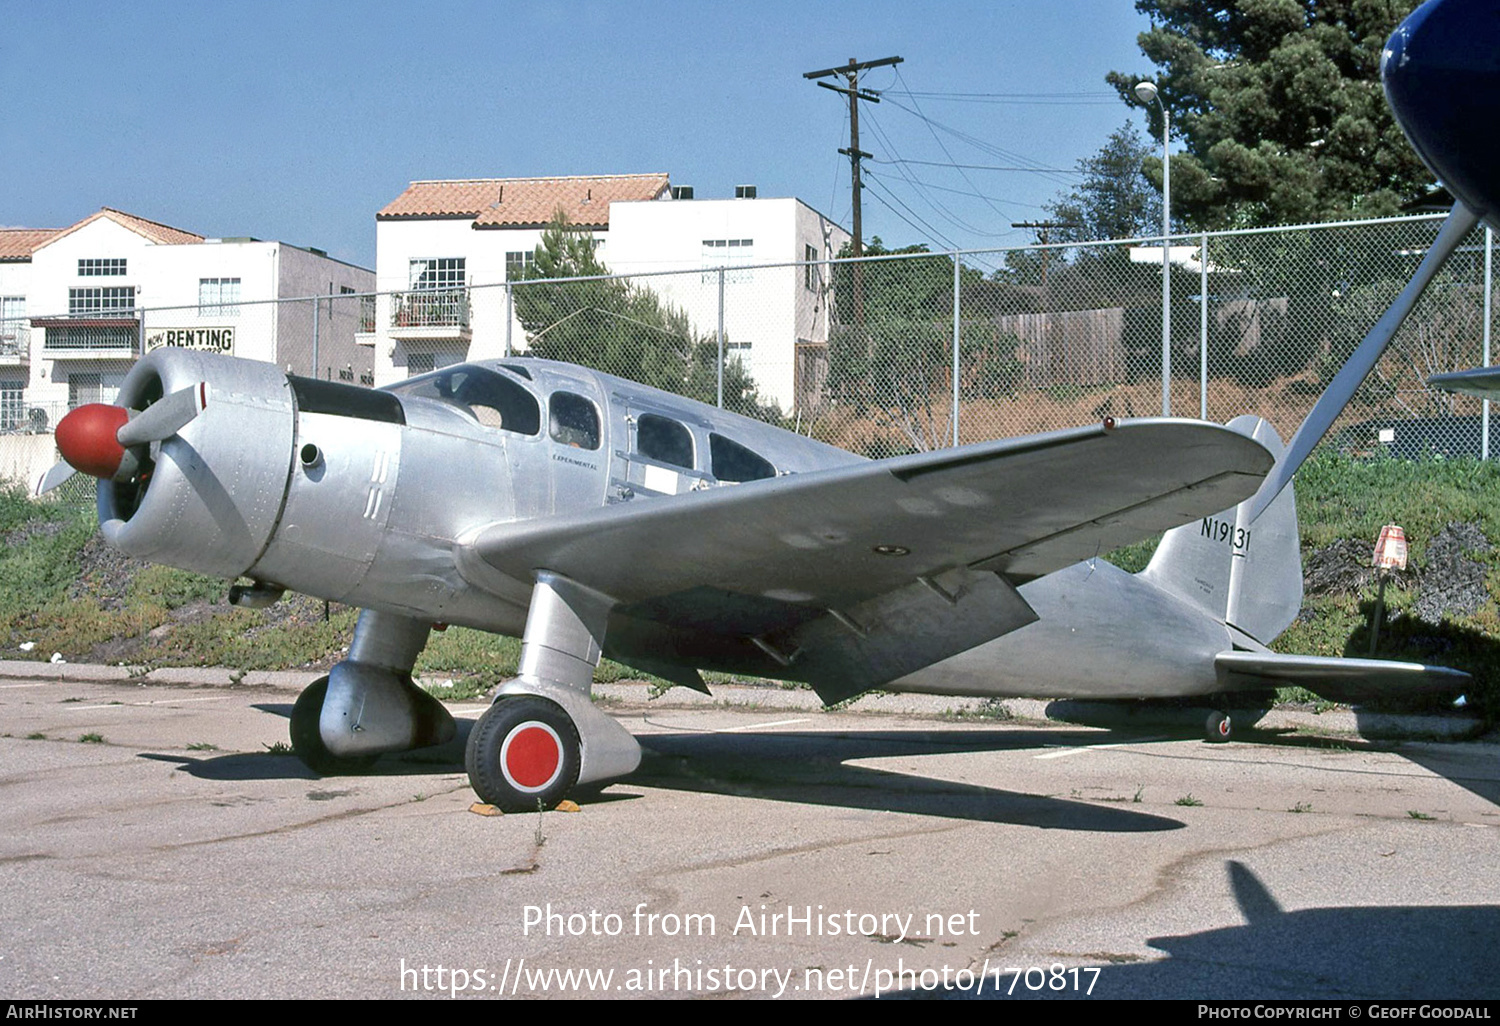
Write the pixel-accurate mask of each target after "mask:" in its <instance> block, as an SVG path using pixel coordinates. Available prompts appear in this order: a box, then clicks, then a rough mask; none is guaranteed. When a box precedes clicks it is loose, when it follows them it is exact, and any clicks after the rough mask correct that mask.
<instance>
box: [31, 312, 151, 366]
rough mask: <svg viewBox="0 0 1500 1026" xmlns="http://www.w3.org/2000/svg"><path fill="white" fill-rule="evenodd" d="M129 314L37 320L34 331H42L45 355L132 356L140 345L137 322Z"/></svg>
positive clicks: (34, 319) (138, 323)
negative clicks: (89, 354)
mask: <svg viewBox="0 0 1500 1026" xmlns="http://www.w3.org/2000/svg"><path fill="white" fill-rule="evenodd" d="M133 313H134V311H130V312H129V313H118V314H104V315H88V316H82V317H45V318H44V317H36V318H33V319H32V321H31V326H32V327H33V328H43V329H45V331H46V333H45V334H44V335H43V337H42V352H44V353H108V354H110V355H134V354H135V352H136V350H137V349H138V348H139V344H140V322H139V321H137V320H136V319H135V318H134V317H133V316H131V314H133Z"/></svg>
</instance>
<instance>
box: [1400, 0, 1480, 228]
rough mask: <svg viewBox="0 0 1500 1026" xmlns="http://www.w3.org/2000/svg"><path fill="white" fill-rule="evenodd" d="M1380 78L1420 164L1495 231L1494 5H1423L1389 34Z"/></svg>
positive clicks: (1456, 1) (1467, 0) (1445, 0)
mask: <svg viewBox="0 0 1500 1026" xmlns="http://www.w3.org/2000/svg"><path fill="white" fill-rule="evenodd" d="M1380 73H1381V76H1382V77H1383V78H1384V80H1385V95H1386V99H1387V100H1388V101H1389V102H1390V105H1391V109H1392V110H1393V111H1394V112H1395V114H1396V120H1397V121H1399V122H1400V123H1401V127H1402V129H1403V130H1405V132H1406V137H1407V138H1408V139H1410V140H1411V144H1412V146H1413V148H1415V149H1416V151H1417V153H1418V154H1419V155H1420V156H1421V158H1422V160H1423V161H1425V162H1426V164H1427V166H1428V167H1429V168H1431V169H1432V172H1433V174H1435V175H1437V177H1438V179H1439V180H1440V181H1441V182H1442V183H1443V184H1444V185H1445V186H1447V187H1448V191H1449V192H1451V193H1453V195H1454V197H1455V198H1457V199H1459V200H1461V201H1462V202H1463V204H1464V206H1466V207H1468V208H1469V209H1470V210H1472V211H1473V212H1474V213H1476V214H1478V215H1480V216H1481V217H1484V218H1486V219H1487V220H1489V222H1490V223H1491V224H1492V225H1496V226H1497V227H1500V131H1497V129H1500V4H1496V3H1495V0H1429V2H1428V3H1425V4H1423V5H1422V6H1421V7H1419V8H1417V10H1416V11H1415V12H1413V13H1412V15H1411V17H1409V18H1407V19H1406V20H1405V21H1404V22H1402V23H1401V25H1400V26H1399V27H1398V28H1397V29H1396V31H1395V32H1394V33H1393V34H1392V35H1391V38H1390V40H1389V41H1388V42H1387V43H1386V44H1385V52H1384V54H1382V56H1381V61H1380Z"/></svg>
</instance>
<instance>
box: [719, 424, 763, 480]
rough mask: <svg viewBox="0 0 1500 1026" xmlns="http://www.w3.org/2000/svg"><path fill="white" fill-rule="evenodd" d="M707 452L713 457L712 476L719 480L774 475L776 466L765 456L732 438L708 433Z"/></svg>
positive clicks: (759, 478) (749, 478) (747, 478)
mask: <svg viewBox="0 0 1500 1026" xmlns="http://www.w3.org/2000/svg"><path fill="white" fill-rule="evenodd" d="M708 452H709V456H710V457H712V459H713V473H714V477H716V478H718V479H719V480H720V481H734V482H741V481H760V480H762V479H764V478H768V477H775V476H776V468H775V467H773V466H771V464H770V462H769V461H768V460H767V459H766V458H765V457H763V456H761V455H760V454H759V453H756V452H752V451H750V450H749V449H747V448H745V447H744V446H743V445H741V444H740V443H739V442H736V441H735V440H734V439H732V438H725V437H724V436H723V435H720V434H710V435H709V436H708Z"/></svg>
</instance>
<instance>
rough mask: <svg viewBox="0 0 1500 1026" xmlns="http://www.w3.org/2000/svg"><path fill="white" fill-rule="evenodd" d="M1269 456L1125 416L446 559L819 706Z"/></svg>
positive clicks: (889, 676)
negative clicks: (572, 590)
mask: <svg viewBox="0 0 1500 1026" xmlns="http://www.w3.org/2000/svg"><path fill="white" fill-rule="evenodd" d="M1272 463H1273V460H1272V457H1271V455H1270V454H1269V453H1268V452H1267V451H1266V450H1265V448H1264V447H1262V446H1261V445H1259V444H1258V443H1256V442H1255V441H1253V440H1251V439H1249V438H1246V437H1245V436H1244V435H1241V434H1239V433H1238V432H1236V431H1232V430H1230V429H1228V428H1225V427H1221V426H1218V425H1214V424H1205V423H1201V422H1196V421H1177V420H1154V419H1153V420H1140V421H1130V422H1124V423H1120V424H1118V425H1113V426H1105V425H1098V426H1093V427H1088V428H1080V429H1074V430H1070V431H1061V432H1054V433H1051V434H1045V435H1035V436H1029V437H1025V438H1019V439H1009V440H1005V441H1000V442H987V443H981V444H979V445H971V446H965V447H962V448H957V449H948V450H943V451H940V452H935V453H922V454H918V455H915V456H907V457H900V458H897V459H891V460H882V461H878V462H867V463H858V464H853V465H850V466H845V467H839V468H835V469H831V470H824V471H818V472H814V473H805V474H796V475H790V476H786V477H780V478H775V479H772V480H766V481H756V482H751V483H748V484H744V485H739V486H736V487H726V488H718V489H714V490H711V491H707V492H697V493H691V494H687V495H679V496H675V497H671V498H661V499H649V500H644V499H643V500H635V501H632V502H629V503H623V504H619V505H615V506H608V507H604V508H600V509H596V510H591V511H588V512H585V513H580V514H574V515H568V516H562V517H554V518H547V519H541V520H531V521H520V522H508V523H497V524H491V525H487V526H485V527H482V528H480V529H478V530H475V531H472V532H469V533H468V534H467V535H465V537H464V538H462V539H460V541H459V543H458V544H457V546H456V547H455V556H456V558H457V561H458V565H459V568H460V570H461V571H462V572H463V573H464V576H465V577H466V578H467V579H468V580H469V581H470V582H471V583H473V584H475V585H476V586H478V587H481V588H483V587H486V583H485V582H486V581H489V582H490V585H491V587H492V588H493V583H494V582H493V575H494V574H495V573H496V572H497V571H498V572H499V573H500V574H503V575H504V576H506V577H508V578H511V579H512V580H514V581H518V582H525V583H528V584H529V583H530V582H531V581H532V580H533V579H534V576H535V574H536V572H537V571H539V570H544V569H545V570H549V571H552V572H553V573H556V574H561V575H564V576H566V577H569V578H571V579H574V580H577V581H579V582H581V583H584V584H586V585H587V586H588V587H589V588H591V589H594V590H596V591H598V592H601V593H603V594H604V595H607V596H609V597H610V598H611V599H613V600H614V601H615V602H616V604H617V605H616V614H617V615H623V616H626V617H629V618H631V619H632V620H634V621H636V622H637V626H638V627H641V626H644V624H642V623H641V621H644V622H646V623H654V624H655V625H657V626H658V627H660V628H661V629H663V630H665V631H670V632H671V635H672V637H673V639H674V640H673V643H672V644H671V645H670V651H667V652H665V653H663V652H661V651H658V652H655V653H652V657H653V658H655V659H656V660H657V661H658V663H660V662H662V661H663V656H664V655H665V656H666V657H667V658H666V659H665V661H667V662H678V663H680V662H685V661H688V660H693V661H695V662H696V663H697V664H698V665H704V666H709V665H718V666H723V667H726V668H728V667H731V666H732V667H735V668H738V669H741V670H746V668H747V667H749V666H755V667H757V669H750V670H747V672H759V673H763V674H765V675H767V676H774V677H781V678H784V679H791V680H808V681H810V682H811V683H813V684H814V685H815V686H816V687H817V688H818V690H819V693H820V694H822V695H823V697H824V698H825V699H828V698H829V696H830V695H842V694H852V693H857V692H858V691H863V690H866V689H868V688H871V687H877V686H879V685H880V684H883V683H886V682H888V681H890V680H894V679H896V678H898V677H900V676H904V675H905V674H907V673H910V672H914V671H915V670H916V669H920V668H921V667H922V666H925V665H930V664H931V663H933V662H937V661H938V660H940V659H943V658H947V657H948V656H950V655H953V654H955V653H957V652H960V651H964V650H966V649H968V648H972V647H974V646H975V645H977V644H980V643H982V642H984V641H987V640H989V639H991V638H994V637H998V636H1000V635H1002V634H1005V633H1007V632H1009V631H1011V630H1014V629H1016V628H1017V627H1020V626H1023V625H1024V624H1026V623H1029V622H1031V621H1032V620H1033V619H1035V616H1036V614H1035V613H1034V612H1033V611H1032V610H1031V608H1030V606H1028V605H1027V604H1026V603H1025V600H1024V599H1022V598H1021V597H1020V595H1019V594H1018V593H1016V591H1015V587H1014V585H1016V584H1018V583H1023V582H1024V581H1026V580H1030V579H1032V578H1035V577H1037V576H1040V575H1042V574H1046V573H1050V572H1052V571H1053V570H1057V569H1061V568H1062V567H1063V566H1067V565H1069V564H1071V563H1075V562H1078V561H1080V560H1082V559H1087V558H1089V557H1092V556H1094V555H1097V554H1099V553H1101V552H1107V551H1109V550H1110V549H1113V548H1115V547H1118V546H1120V545H1123V544H1128V543H1130V542H1133V541H1136V540H1139V539H1140V538H1143V537H1146V536H1148V535H1150V534H1152V533H1154V532H1156V531H1160V530H1164V529H1167V528H1171V527H1176V526H1178V525H1180V524H1183V523H1187V522H1189V521H1191V520H1194V519H1197V518H1199V517H1202V516H1206V515H1209V514H1211V513H1214V512H1217V511H1219V510H1222V509H1225V508H1228V507H1230V506H1233V505H1234V504H1235V503H1237V502H1239V501H1240V500H1242V499H1244V498H1246V497H1247V496H1249V495H1250V494H1252V493H1253V492H1254V491H1255V488H1256V487H1257V486H1258V484H1259V482H1260V480H1261V479H1262V478H1263V477H1264V475H1265V474H1266V472H1267V471H1268V470H1269V469H1270V468H1271V465H1272ZM986 571H991V572H990V573H986ZM997 575H998V576H997ZM705 586H707V588H708V589H709V590H711V591H712V593H713V595H714V596H716V597H717V599H716V602H715V604H714V606H713V608H712V610H711V611H709V612H704V613H698V612H695V611H693V609H692V608H691V607H692V606H694V605H698V603H695V602H690V601H685V600H686V599H687V598H688V593H694V594H701V593H703V592H704V590H705ZM611 633H612V634H613V633H615V630H614V627H613V626H612V627H611ZM622 633H623V634H625V635H629V634H630V633H631V632H629V631H626V632H622ZM648 634H649V632H648ZM636 636H637V637H641V636H642V635H641V634H640V632H639V631H637V632H636ZM609 648H610V646H609V645H608V643H607V644H606V649H609ZM735 653H739V655H738V656H736V655H735ZM746 653H748V654H749V657H748V658H745V654H746ZM610 654H611V655H616V653H615V652H611V653H610ZM640 656H641V657H645V656H646V653H645V652H642V653H641V654H640ZM616 657H617V658H624V659H625V660H626V661H630V653H628V652H627V653H621V654H619V655H616ZM914 663H915V665H913V664H914ZM833 700H836V699H833Z"/></svg>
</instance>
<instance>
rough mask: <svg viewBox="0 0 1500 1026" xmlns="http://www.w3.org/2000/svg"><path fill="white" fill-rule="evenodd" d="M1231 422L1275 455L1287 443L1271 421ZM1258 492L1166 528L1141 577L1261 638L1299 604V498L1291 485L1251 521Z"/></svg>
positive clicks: (1282, 624)
mask: <svg viewBox="0 0 1500 1026" xmlns="http://www.w3.org/2000/svg"><path fill="white" fill-rule="evenodd" d="M1229 426H1230V427H1231V428H1233V429H1234V430H1236V431H1238V432H1240V433H1241V434H1243V435H1248V436H1249V437H1251V438H1254V439H1255V440H1256V441H1257V442H1259V443H1261V444H1262V445H1264V446H1265V447H1266V448H1267V449H1269V450H1270V451H1271V453H1272V455H1274V456H1275V457H1276V458H1277V459H1278V460H1279V459H1281V455H1282V452H1283V446H1282V443H1281V438H1280V437H1279V436H1278V435H1277V434H1276V429H1275V428H1273V427H1272V426H1271V424H1270V422H1268V421H1266V420H1263V419H1262V418H1260V417H1252V416H1244V417H1236V418H1235V419H1234V420H1232V421H1230V422H1229ZM1254 504H1255V496H1252V497H1250V498H1249V499H1246V500H1245V501H1244V502H1242V503H1240V504H1239V505H1238V506H1236V507H1234V508H1233V509H1228V510H1225V511H1224V512H1222V513H1219V514H1216V515H1214V516H1211V517H1204V518H1203V519H1202V520H1201V521H1199V522H1198V523H1195V524H1185V525H1184V526H1182V527H1178V528H1174V529H1173V530H1171V531H1168V532H1167V533H1166V534H1165V535H1164V536H1163V537H1162V540H1161V544H1160V545H1159V546H1157V549H1156V554H1155V555H1154V556H1152V557H1151V563H1150V565H1149V566H1147V567H1146V569H1145V570H1142V571H1141V576H1142V577H1143V578H1145V579H1146V580H1148V581H1150V582H1151V583H1152V584H1154V585H1156V586H1157V587H1159V588H1162V589H1163V590H1165V591H1167V592H1170V593H1171V594H1173V595H1176V596H1177V597H1178V598H1181V599H1183V600H1184V601H1186V602H1189V603H1191V604H1193V605H1195V606H1198V607H1199V608H1200V609H1202V610H1203V611H1204V612H1206V613H1208V614H1209V615H1210V616H1212V617H1214V618H1215V619H1216V620H1220V621H1222V622H1224V623H1226V624H1228V625H1229V626H1230V627H1233V628H1236V629H1238V630H1240V631H1241V632H1243V633H1245V634H1248V635H1249V636H1250V637H1251V638H1253V639H1255V640H1256V641H1258V642H1260V643H1261V644H1270V643H1271V641H1272V640H1273V639H1274V638H1275V637H1276V636H1277V635H1278V634H1280V633H1281V632H1282V631H1284V630H1286V628H1287V626H1288V625H1289V624H1290V623H1291V622H1292V620H1293V619H1295V618H1296V616H1297V611H1298V610H1299V609H1301V608H1302V553H1301V538H1300V535H1299V532H1298V529H1297V501H1296V498H1295V496H1294V495H1293V493H1292V486H1291V485H1290V484H1288V485H1287V486H1286V488H1285V490H1283V491H1282V493H1281V494H1280V495H1278V496H1277V497H1276V500H1275V501H1274V502H1272V503H1271V505H1269V506H1268V507H1266V509H1265V511H1264V512H1263V513H1261V515H1260V516H1259V517H1257V518H1256V519H1255V520H1254V521H1251V520H1250V510H1251V508H1252V507H1253V506H1254Z"/></svg>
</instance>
